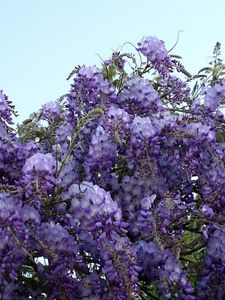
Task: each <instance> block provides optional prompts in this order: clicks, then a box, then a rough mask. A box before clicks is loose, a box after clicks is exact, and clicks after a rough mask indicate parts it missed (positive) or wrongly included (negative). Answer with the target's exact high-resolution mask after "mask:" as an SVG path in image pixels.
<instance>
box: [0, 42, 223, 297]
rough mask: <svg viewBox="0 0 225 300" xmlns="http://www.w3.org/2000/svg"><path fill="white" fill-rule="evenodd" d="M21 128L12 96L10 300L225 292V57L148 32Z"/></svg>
mask: <svg viewBox="0 0 225 300" xmlns="http://www.w3.org/2000/svg"><path fill="white" fill-rule="evenodd" d="M126 46H130V44H128V43H127V44H125V45H124V46H123V47H122V49H119V50H118V51H114V52H113V54H112V56H111V58H110V59H108V60H105V61H102V65H101V66H100V67H99V68H97V67H96V66H93V67H86V66H77V67H76V68H75V69H74V71H73V72H72V73H71V74H70V76H69V77H70V79H72V80H73V81H72V84H71V89H70V91H69V93H68V94H66V95H64V96H63V97H61V98H60V99H58V100H57V101H56V102H49V103H47V104H45V105H43V107H42V108H41V110H40V111H39V112H37V113H34V114H32V115H31V117H30V119H28V120H26V121H24V122H23V123H22V124H21V125H20V126H18V128H17V130H15V129H13V128H12V126H11V125H12V117H13V114H14V107H13V105H12V103H11V102H10V101H9V100H8V97H7V96H6V95H5V94H4V93H3V92H2V91H0V299H3V300H10V299H12V300H14V299H18V300H22V299H24V300H25V299H36V300H41V299H42V300H44V299H49V300H74V299H78V300H79V299H80V300H88V299H89V300H101V299H102V300H113V299H114V300H126V299H128V300H129V299H136V300H137V299H139V300H150V299H158V300H160V299H186V300H193V299H209V300H210V299H212V300H214V299H218V300H220V299H221V300H222V299H225V118H224V114H223V110H222V108H223V105H224V104H225V79H223V76H224V75H225V66H224V64H223V61H222V60H221V58H220V44H219V43H217V44H216V46H215V48H214V52H213V56H212V60H211V62H210V64H209V66H208V67H206V68H203V69H202V70H200V71H199V72H198V73H197V74H196V75H192V74H190V73H189V72H188V71H187V70H186V69H185V68H184V66H183V64H182V63H181V61H180V57H179V56H177V55H173V54H172V51H173V50H174V49H171V50H169V51H167V50H166V48H165V45H164V43H163V42H162V41H161V40H159V39H158V38H156V37H144V38H143V39H142V40H141V41H140V42H139V43H138V44H137V45H136V46H134V51H133V52H134V53H130V52H124V51H123V49H124V48H125V47H126Z"/></svg>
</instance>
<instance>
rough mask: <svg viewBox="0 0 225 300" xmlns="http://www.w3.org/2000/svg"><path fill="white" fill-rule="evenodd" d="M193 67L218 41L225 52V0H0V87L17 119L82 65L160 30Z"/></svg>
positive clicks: (61, 88)
mask: <svg viewBox="0 0 225 300" xmlns="http://www.w3.org/2000/svg"><path fill="white" fill-rule="evenodd" d="M179 30H184V32H183V33H182V34H181V36H180V40H179V44H178V46H177V47H176V49H175V50H174V52H176V54H180V55H182V56H183V58H184V63H185V65H186V66H187V68H188V69H189V70H191V71H195V70H197V69H199V68H200V67H201V66H204V65H205V64H206V60H207V57H208V56H209V55H210V54H211V52H212V49H213V47H214V45H215V43H216V42H217V41H220V42H221V43H222V46H223V47H222V53H223V57H224V55H225V0H138V1H136V0H133V1H132V0H130V1H128V0H112V1H109V0H108V1H107V0H36V1H35V0H0V89H3V90H4V91H5V93H6V94H7V95H8V96H9V97H10V99H11V100H13V102H14V104H15V105H16V108H17V110H18V111H19V113H20V117H19V119H18V120H19V121H21V120H23V119H25V118H26V117H28V115H29V114H30V113H31V112H33V111H35V110H37V109H39V108H40V107H41V105H42V104H43V103H45V102H48V101H51V100H55V99H56V98H58V97H59V96H60V95H62V94H64V93H66V92H67V91H68V90H69V82H68V81H66V77H67V76H68V74H69V73H70V71H71V70H72V69H73V67H74V66H75V65H77V64H81V65H82V64H85V65H93V64H100V61H99V58H98V57H97V56H96V53H98V54H99V55H100V56H101V57H103V58H104V59H106V58H108V57H109V55H110V53H111V49H112V48H113V49H115V48H117V46H118V45H121V44H123V43H124V42H126V41H130V42H132V43H136V42H137V41H139V40H140V39H141V37H142V36H144V35H145V36H146V35H153V36H154V35H155V36H158V37H159V38H160V39H162V40H164V41H165V43H166V46H167V48H170V47H171V46H172V45H173V44H174V42H175V40H176V37H177V32H178V31H179Z"/></svg>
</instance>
